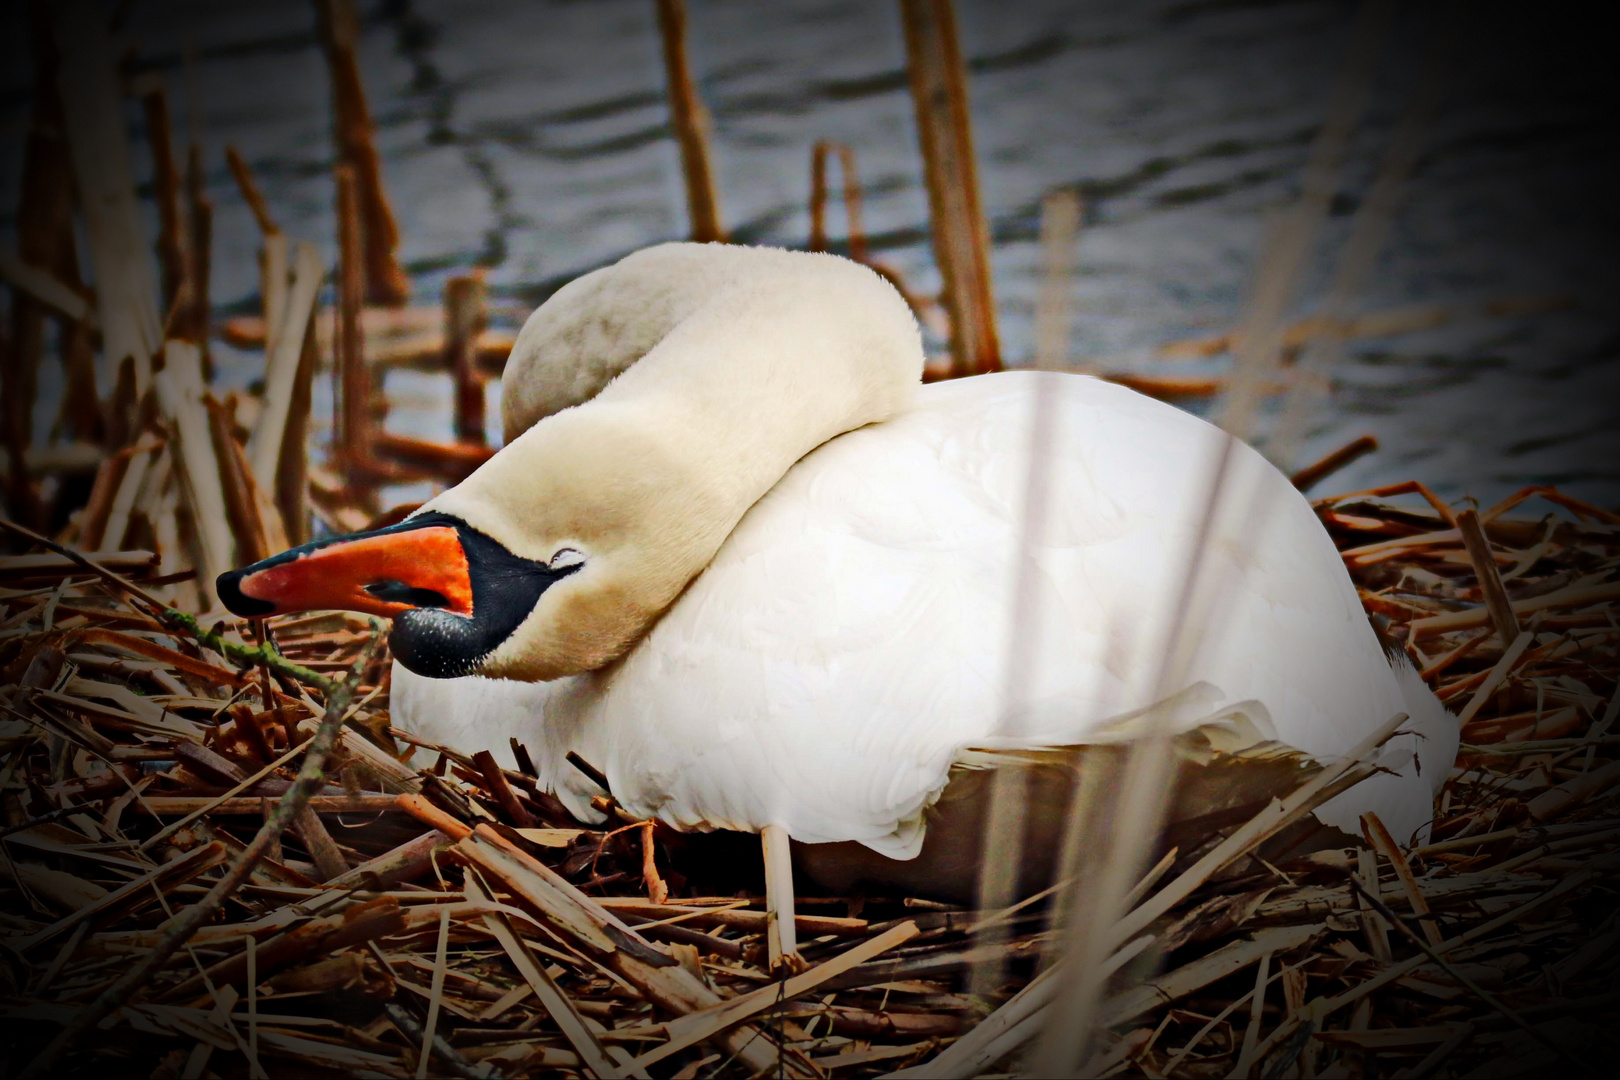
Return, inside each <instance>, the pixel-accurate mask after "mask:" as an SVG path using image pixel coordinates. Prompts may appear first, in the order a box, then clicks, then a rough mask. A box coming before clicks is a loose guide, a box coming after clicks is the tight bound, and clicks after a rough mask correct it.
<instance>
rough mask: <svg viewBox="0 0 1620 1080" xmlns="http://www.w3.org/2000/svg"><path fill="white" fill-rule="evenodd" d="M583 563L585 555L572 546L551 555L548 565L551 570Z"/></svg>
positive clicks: (566, 568) (567, 568)
mask: <svg viewBox="0 0 1620 1080" xmlns="http://www.w3.org/2000/svg"><path fill="white" fill-rule="evenodd" d="M584 563H585V555H584V553H583V552H579V551H575V550H574V549H573V548H563V549H562V550H561V551H559V552H557V554H555V555H553V556H552V557H551V562H550V564H549V565H550V567H551V568H552V569H553V570H571V569H573V568H574V567H576V566H582V565H584Z"/></svg>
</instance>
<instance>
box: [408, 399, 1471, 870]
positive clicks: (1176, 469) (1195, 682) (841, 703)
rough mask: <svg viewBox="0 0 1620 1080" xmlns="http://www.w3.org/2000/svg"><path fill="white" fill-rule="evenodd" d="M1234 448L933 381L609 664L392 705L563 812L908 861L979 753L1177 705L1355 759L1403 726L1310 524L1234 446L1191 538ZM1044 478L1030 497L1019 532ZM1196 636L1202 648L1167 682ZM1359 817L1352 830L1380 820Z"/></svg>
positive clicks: (1182, 429) (1346, 811)
mask: <svg viewBox="0 0 1620 1080" xmlns="http://www.w3.org/2000/svg"><path fill="white" fill-rule="evenodd" d="M1042 397H1044V398H1045V399H1046V400H1047V402H1048V404H1049V405H1050V406H1051V408H1050V412H1049V414H1048V415H1049V418H1050V423H1049V425H1048V427H1047V428H1046V429H1045V434H1044V436H1042V437H1040V438H1039V439H1036V438H1034V437H1032V428H1033V425H1034V424H1035V423H1036V422H1037V421H1036V416H1037V411H1036V410H1037V402H1038V400H1040V399H1041V398H1042ZM1037 443H1038V445H1037ZM1227 445H1229V444H1228V441H1227V440H1226V438H1225V436H1224V435H1222V434H1221V433H1220V432H1218V431H1217V430H1216V429H1214V428H1213V427H1211V426H1210V425H1208V424H1205V423H1204V422H1203V421H1201V420H1198V419H1196V418H1194V417H1192V416H1189V415H1187V414H1185V413H1182V412H1180V411H1179V410H1176V409H1173V408H1171V407H1169V406H1167V405H1163V404H1161V403H1159V402H1156V401H1152V400H1150V399H1148V398H1146V397H1143V396H1141V395H1139V394H1136V393H1134V392H1132V391H1129V390H1126V389H1124V388H1121V387H1118V386H1114V385H1112V384H1108V383H1104V382H1101V381H1098V380H1094V379H1090V378H1086V377H1082V376H1075V375H1062V374H1055V373H1032V372H1023V373H1007V374H1002V375H995V376H982V377H977V378H973V379H964V380H957V381H954V382H949V383H942V384H934V385H931V386H928V387H925V388H923V391H922V392H921V394H920V395H919V399H918V403H917V405H916V406H915V407H914V408H913V409H912V410H911V411H909V412H908V413H906V414H904V415H902V416H900V417H898V418H896V419H894V420H891V421H889V422H886V423H884V424H880V425H873V426H871V427H867V428H863V429H860V430H857V431H853V432H850V433H847V434H845V435H842V436H840V437H839V438H836V439H834V440H832V441H830V442H828V443H826V444H824V445H823V446H821V447H820V448H818V449H817V450H815V451H814V452H812V453H811V454H809V455H808V456H806V457H805V458H804V459H802V460H801V461H800V462H799V463H798V464H797V465H796V466H794V468H793V469H791V470H790V471H789V472H788V473H787V474H786V475H785V476H784V477H783V479H782V481H781V482H780V483H778V484H777V485H776V487H775V488H773V489H772V490H771V491H770V492H769V493H768V494H767V495H766V496H765V497H764V498H763V499H761V500H760V501H759V503H757V504H756V505H755V506H754V507H753V508H752V509H751V510H750V511H749V513H748V514H747V515H746V516H745V517H744V518H743V520H742V521H741V522H740V523H739V525H738V526H737V528H736V530H735V531H734V532H733V534H732V535H731V537H730V538H729V539H728V540H727V542H726V544H725V545H724V547H723V548H722V549H721V551H720V552H719V554H718V555H717V557H716V558H715V560H714V562H713V564H712V565H711V566H710V567H709V568H708V569H707V570H706V571H705V572H704V573H703V574H702V575H701V576H700V577H699V578H698V579H697V580H695V581H694V582H693V583H692V585H691V586H690V587H689V588H688V589H687V591H686V592H685V593H684V594H683V595H682V597H681V598H680V600H678V601H677V602H676V604H675V605H674V606H673V607H672V608H671V609H670V610H669V611H668V612H667V613H666V614H665V615H664V617H663V618H662V619H661V620H660V621H659V622H658V623H657V624H656V625H655V626H654V628H653V630H652V631H651V632H650V633H649V634H648V635H647V637H646V638H644V639H643V640H642V641H641V642H640V643H639V644H638V645H637V646H636V647H635V648H634V649H633V650H632V651H631V652H630V653H629V654H628V655H627V656H625V657H624V658H623V659H622V660H621V661H619V662H618V663H617V664H615V665H612V666H611V667H609V668H607V669H604V670H603V671H599V672H595V673H592V674H589V675H585V676H578V677H574V678H571V679H564V680H559V681H558V682H555V683H549V684H538V685H524V684H503V683H489V682H487V681H482V680H480V681H481V682H485V685H484V686H482V687H479V688H478V690H477V693H469V694H467V695H461V694H460V693H459V692H455V691H452V692H449V693H448V694H441V693H440V692H439V691H438V690H435V691H434V693H435V694H439V695H440V696H439V697H437V698H435V700H436V702H437V704H435V705H434V706H433V707H432V708H431V709H430V710H423V709H420V708H418V707H417V706H415V705H414V704H411V705H406V706H405V708H406V709H408V710H410V711H411V713H413V714H416V715H422V716H426V714H427V712H430V711H431V712H434V713H438V712H447V713H449V714H455V715H460V716H462V717H464V719H461V720H457V721H450V720H448V719H442V720H441V719H439V718H437V717H432V718H429V719H430V722H432V723H442V724H451V723H453V724H455V725H456V726H457V727H458V729H459V730H462V731H466V732H467V733H468V734H469V735H471V736H472V739H471V742H469V743H468V745H471V744H472V743H479V744H480V745H482V744H483V743H485V742H490V741H495V742H500V743H504V742H505V738H504V734H502V735H501V736H500V737H499V738H496V739H488V738H486V739H484V740H482V741H481V740H479V739H478V738H477V735H478V734H479V733H482V732H486V731H487V732H491V733H494V732H502V733H504V732H507V731H511V732H513V733H517V734H518V735H519V737H520V738H523V739H524V740H525V742H527V743H528V744H529V745H530V746H531V748H532V749H534V750H535V751H536V755H535V757H536V764H537V766H538V768H539V769H540V770H541V772H542V780H543V781H544V782H545V783H547V784H548V785H551V786H553V787H555V788H556V789H557V790H558V793H559V795H561V796H562V797H563V798H564V799H565V801H567V802H570V803H571V804H572V805H573V806H574V807H575V808H576V809H584V808H585V803H586V800H587V799H588V796H589V795H590V794H592V793H594V788H593V787H592V786H591V785H590V783H589V782H588V781H587V780H585V779H584V778H583V777H582V776H581V775H579V774H578V772H577V770H574V769H573V768H572V767H571V766H569V765H567V764H566V763H565V762H564V755H565V754H566V753H567V751H569V750H575V751H577V752H579V753H580V754H582V755H583V756H584V757H585V758H586V759H587V760H588V761H590V762H591V763H592V764H594V765H596V766H597V767H598V768H600V769H602V770H603V771H604V772H606V774H607V776H608V778H609V782H610V784H611V785H612V787H613V792H614V794H615V796H616V797H618V798H619V799H620V801H621V802H623V803H624V805H625V806H626V807H627V808H629V809H630V810H631V811H632V812H635V813H639V814H647V815H652V814H656V815H658V816H660V817H662V818H664V819H665V820H667V821H669V822H670V823H672V824H675V825H677V826H680V827H686V828H694V827H697V828H705V827H731V828H742V829H757V828H759V827H761V826H763V825H765V824H773V823H774V824H781V825H783V826H785V827H786V828H787V829H788V831H789V832H790V833H791V834H792V835H793V836H794V837H795V838H797V839H800V840H804V841H809V842H817V841H838V840H858V841H860V842H863V843H865V844H867V845H868V846H871V847H873V848H874V849H875V850H878V851H880V852H882V853H884V854H889V855H892V856H896V857H905V856H907V855H909V854H914V853H915V852H916V850H917V848H918V846H919V845H920V843H921V822H922V816H921V813H922V810H923V809H925V808H926V807H927V806H928V805H929V804H931V802H932V801H933V800H934V799H935V798H937V797H938V794H939V792H940V791H941V790H942V788H943V786H944V784H945V783H946V781H947V779H948V776H949V773H950V769H951V766H952V764H953V762H955V761H957V760H958V759H960V758H961V757H962V756H963V754H964V752H965V751H966V750H967V749H968V748H971V747H974V746H1003V747H1005V746H1020V745H1023V746H1040V745H1068V744H1074V743H1083V742H1087V741H1103V740H1111V739H1114V738H1118V737H1120V736H1121V735H1122V734H1128V733H1129V731H1130V730H1131V724H1132V722H1133V718H1135V719H1137V720H1139V719H1140V714H1141V712H1142V710H1143V709H1145V708H1146V707H1148V706H1151V705H1153V704H1155V703H1156V702H1160V701H1162V700H1165V699H1169V700H1170V701H1171V704H1170V705H1169V706H1167V707H1168V708H1171V709H1172V721H1173V722H1174V723H1175V724H1176V725H1177V726H1178V727H1179V728H1181V729H1188V728H1191V727H1194V726H1198V725H1200V724H1203V723H1207V722H1210V721H1211V720H1215V719H1219V718H1220V717H1221V716H1223V714H1233V715H1240V716H1241V719H1242V720H1243V722H1244V724H1245V725H1246V727H1245V729H1246V730H1252V731H1255V732H1257V733H1259V734H1260V735H1262V736H1264V737H1268V738H1275V739H1276V740H1277V741H1279V742H1282V743H1284V744H1286V745H1288V746H1290V747H1293V748H1295V749H1298V750H1302V751H1304V752H1306V753H1308V754H1311V755H1313V756H1317V757H1331V756H1333V755H1336V754H1342V753H1344V752H1345V751H1346V750H1347V749H1348V748H1349V747H1351V746H1353V745H1354V744H1355V743H1356V742H1357V741H1358V740H1359V739H1361V738H1362V737H1364V736H1365V734H1366V733H1367V732H1368V731H1370V730H1372V729H1373V728H1376V727H1377V726H1378V725H1379V724H1381V723H1383V722H1384V721H1386V720H1388V719H1389V717H1390V716H1391V715H1393V714H1394V713H1395V712H1397V711H1402V710H1403V709H1404V708H1405V704H1406V703H1405V699H1404V698H1403V697H1402V691H1401V688H1400V687H1399V686H1398V685H1397V680H1396V678H1395V676H1394V675H1393V674H1392V673H1391V672H1390V669H1389V667H1388V664H1387V662H1386V661H1385V659H1384V657H1383V656H1382V653H1381V651H1380V649H1379V647H1378V644H1377V641H1376V639H1375V637H1374V635H1373V633H1372V631H1371V628H1370V627H1369V626H1368V624H1367V622H1366V618H1365V615H1364V614H1363V611H1362V607H1361V604H1360V603H1359V601H1358V598H1357V595H1356V592H1355V589H1354V587H1353V585H1352V584H1351V582H1350V580H1349V578H1348V575H1347V574H1346V573H1345V571H1344V568H1343V564H1342V562H1341V561H1340V559H1339V556H1338V553H1337V552H1336V551H1335V550H1334V547H1333V545H1332V542H1331V541H1330V539H1329V538H1328V536H1327V535H1326V533H1325V532H1324V531H1323V530H1322V528H1321V526H1320V524H1319V523H1318V522H1317V520H1316V518H1315V515H1314V514H1313V513H1312V512H1311V510H1310V507H1309V505H1308V504H1307V503H1306V502H1305V500H1304V499H1303V498H1302V497H1301V496H1300V495H1299V494H1298V493H1297V492H1296V491H1295V490H1294V489H1293V488H1292V486H1291V485H1289V484H1288V482H1287V480H1286V479H1285V478H1284V477H1282V476H1281V475H1280V474H1278V473H1277V472H1276V471H1275V470H1274V469H1272V468H1271V467H1270V466H1269V465H1268V464H1266V463H1265V462H1264V460H1263V459H1261V458H1260V457H1259V455H1258V454H1255V453H1254V452H1253V451H1252V450H1250V449H1249V448H1247V447H1246V446H1242V445H1241V444H1230V445H1231V450H1230V454H1231V458H1230V460H1229V461H1228V463H1227V469H1226V480H1225V482H1224V484H1223V486H1222V489H1221V494H1222V499H1221V500H1220V503H1219V506H1218V507H1217V512H1216V513H1214V514H1213V515H1212V516H1210V518H1209V521H1208V522H1207V523H1206V521H1205V517H1206V508H1207V507H1208V505H1209V500H1208V494H1209V491H1210V486H1211V482H1212V478H1213V476H1214V475H1215V473H1216V471H1217V467H1218V465H1219V463H1220V462H1221V461H1222V455H1223V453H1225V452H1226V451H1225V450H1224V449H1223V447H1225V446H1227ZM1032 455H1039V460H1040V461H1041V462H1042V463H1043V470H1042V472H1041V473H1040V474H1039V475H1040V478H1041V479H1040V480H1039V482H1040V483H1044V486H1045V490H1046V497H1045V498H1044V499H1042V500H1040V502H1041V505H1042V509H1041V510H1040V511H1039V512H1037V513H1036V514H1034V515H1028V514H1026V513H1025V502H1026V499H1027V497H1028V494H1029V491H1030V479H1029V478H1030V463H1031V461H1032V460H1033V458H1032ZM1201 537H1206V539H1207V542H1206V543H1204V544H1203V546H1202V550H1203V553H1204V554H1203V559H1202V562H1201V564H1200V565H1199V570H1198V573H1197V575H1196V579H1195V580H1196V586H1197V587H1195V588H1193V589H1191V590H1189V589H1188V587H1187V582H1188V568H1189V565H1190V564H1191V558H1192V554H1193V552H1194V551H1196V550H1198V549H1199V540H1200V538H1201ZM1020 597H1022V599H1020ZM1189 600H1190V605H1189ZM1184 616H1185V617H1186V618H1188V619H1189V620H1190V621H1191V625H1193V626H1195V627H1198V628H1199V629H1198V631H1197V632H1196V633H1194V634H1192V635H1190V636H1189V637H1187V638H1186V639H1185V641H1184V646H1185V647H1184V648H1183V650H1182V651H1181V652H1180V653H1178V654H1175V655H1178V656H1179V661H1178V662H1176V663H1174V664H1171V665H1170V666H1169V667H1168V668H1166V667H1165V666H1164V665H1163V663H1162V662H1161V660H1162V658H1163V657H1164V656H1165V655H1167V654H1171V653H1172V650H1171V649H1170V648H1169V646H1170V645H1171V644H1173V642H1174V640H1175V639H1174V635H1173V628H1174V626H1175V625H1176V624H1177V623H1178V622H1179V621H1180V620H1181V618H1183V617H1184ZM407 675H408V673H407ZM417 681H418V682H420V681H421V680H417ZM458 682H469V683H470V682H472V681H471V680H458ZM407 685H409V684H407ZM414 693H415V691H414V690H413V694H414ZM397 696H398V692H397V691H396V697H397ZM423 700H424V701H425V700H426V698H424V699H423ZM1430 700H1432V697H1431V699H1430ZM398 707H400V706H396V708H398ZM1435 707H1436V708H1438V705H1436V706H1435ZM470 712H473V713H476V716H473V717H472V718H466V717H468V716H469V713H470ZM403 718H404V714H402V719H403ZM406 722H407V724H408V723H409V721H408V720H407V721H406ZM1441 736H1442V738H1441V741H1443V732H1442V733H1441ZM1407 741H1408V742H1409V743H1413V742H1416V741H1417V740H1415V739H1408V740H1407ZM1452 744H1453V745H1452V749H1451V752H1454V748H1455V736H1454V735H1453V736H1452ZM1405 753H1406V755H1407V756H1406V758H1405V759H1404V760H1403V762H1396V764H1399V765H1402V766H1403V767H1404V768H1405V772H1404V773H1402V774H1401V776H1400V777H1399V778H1398V781H1397V782H1393V783H1388V784H1386V785H1385V787H1387V788H1388V789H1389V790H1388V791H1387V792H1385V793H1384V794H1385V795H1386V796H1387V798H1383V799H1381V801H1380V802H1379V803H1378V805H1379V806H1380V807H1381V808H1382V809H1381V813H1382V814H1383V815H1384V816H1385V819H1386V821H1388V822H1389V824H1390V825H1391V828H1392V829H1395V830H1396V831H1397V832H1399V831H1400V830H1401V829H1402V828H1403V827H1410V828H1416V827H1417V826H1418V825H1419V824H1421V822H1422V821H1424V820H1427V814H1428V801H1429V796H1428V792H1427V789H1428V784H1427V783H1419V784H1414V783H1413V782H1412V781H1411V779H1410V775H1409V774H1411V773H1412V772H1413V771H1414V770H1415V769H1416V768H1417V767H1418V766H1417V762H1416V754H1415V753H1414V751H1413V749H1412V748H1411V747H1407V748H1406V750H1405ZM1444 753H1446V751H1445V749H1444V747H1436V754H1435V756H1440V755H1441V754H1444ZM1437 771H1443V770H1440V769H1437V768H1436V769H1431V770H1429V775H1433V774H1434V773H1435V772H1437ZM1419 789H1422V790H1419ZM1347 798H1348V797H1347V796H1341V797H1340V800H1339V802H1341V803H1343V804H1344V806H1343V812H1342V813H1341V814H1339V815H1338V816H1340V817H1344V818H1345V819H1346V820H1345V822H1343V823H1342V824H1349V825H1350V826H1351V827H1353V822H1354V817H1355V815H1356V814H1358V813H1359V812H1360V810H1362V809H1366V808H1368V807H1367V806H1365V805H1363V804H1362V803H1360V802H1357V801H1356V800H1348V801H1346V800H1347ZM1409 819H1410V820H1409ZM1334 823H1335V824H1341V823H1340V822H1337V821H1336V822H1334Z"/></svg>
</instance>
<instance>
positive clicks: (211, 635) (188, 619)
mask: <svg viewBox="0 0 1620 1080" xmlns="http://www.w3.org/2000/svg"><path fill="white" fill-rule="evenodd" d="M158 615H159V617H160V618H162V619H163V621H164V622H166V623H168V624H169V625H170V626H173V627H175V628H177V629H181V630H184V631H185V632H186V633H188V634H190V635H191V636H192V637H194V638H196V639H197V641H198V642H199V643H201V644H203V645H206V646H208V647H209V648H210V649H213V650H214V651H215V652H217V653H219V654H220V655H221V656H223V657H225V658H226V659H228V660H231V661H233V662H235V663H236V664H237V665H238V666H239V667H243V668H247V667H252V666H253V665H255V664H263V665H265V666H266V667H268V668H269V669H270V670H271V671H275V672H278V673H280V674H282V675H286V676H288V677H289V678H293V679H297V680H298V681H299V682H301V683H306V684H308V685H310V686H313V687H314V688H315V689H317V690H319V691H321V692H322V693H323V694H331V693H333V692H334V691H335V690H336V688H337V686H338V683H337V682H336V681H335V680H333V679H329V678H327V677H326V676H325V675H322V674H321V673H320V672H318V671H312V670H311V669H309V668H307V667H305V666H304V665H302V664H298V663H294V662H293V661H291V660H288V659H287V658H286V657H285V656H282V655H281V653H280V652H278V651H277V650H276V647H275V646H274V645H273V644H270V643H269V642H266V643H265V644H263V645H259V646H256V647H253V648H249V647H248V646H246V645H238V644H237V643H236V642H234V641H227V640H226V639H225V637H224V636H223V635H222V634H220V632H219V631H218V630H217V629H215V630H204V629H203V627H202V624H201V623H200V622H198V621H197V616H195V615H191V614H188V613H186V612H184V611H176V610H175V609H173V608H163V607H160V608H159V609H158Z"/></svg>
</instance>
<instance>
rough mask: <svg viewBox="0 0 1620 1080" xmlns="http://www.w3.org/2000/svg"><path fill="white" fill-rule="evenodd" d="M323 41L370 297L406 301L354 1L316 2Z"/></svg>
mask: <svg viewBox="0 0 1620 1080" xmlns="http://www.w3.org/2000/svg"><path fill="white" fill-rule="evenodd" d="M315 10H316V13H317V15H318V16H319V20H318V21H319V26H320V35H321V45H322V46H323V48H325V50H326V62H327V68H328V71H329V73H330V74H331V78H332V116H333V121H332V124H333V135H334V137H335V138H336V140H337V144H338V158H339V160H340V161H341V162H342V165H343V166H344V167H347V168H348V169H350V170H352V174H351V175H352V176H353V183H354V187H355V190H354V199H355V211H354V212H355V214H356V216H357V217H358V218H359V220H360V221H361V222H363V227H362V231H361V235H362V237H363V240H362V243H363V245H364V254H363V255H362V258H363V260H364V270H363V271H362V274H363V278H362V280H363V281H364V283H365V296H366V299H367V300H368V301H369V302H371V303H373V304H383V305H387V306H390V307H400V306H402V305H404V304H405V303H406V302H407V301H408V300H409V299H410V295H411V283H410V279H409V278H408V277H406V275H405V271H404V269H403V268H402V267H401V266H400V264H399V256H398V253H397V251H398V248H399V226H398V225H397V224H396V223H395V221H394V212H393V210H392V209H390V208H389V205H388V196H387V194H386V193H385V192H384V190H383V180H382V159H381V158H380V157H379V156H378V154H377V146H376V142H375V125H373V124H372V122H371V111H370V109H368V108H367V106H366V91H365V86H364V84H363V83H362V81H361V79H360V62H359V58H358V57H357V56H356V49H357V48H358V47H359V43H360V21H359V18H358V17H357V16H356V14H355V10H354V0H315Z"/></svg>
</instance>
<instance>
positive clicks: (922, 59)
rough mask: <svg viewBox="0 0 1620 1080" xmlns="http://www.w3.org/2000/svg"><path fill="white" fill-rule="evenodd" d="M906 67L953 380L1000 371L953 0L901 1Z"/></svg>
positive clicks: (986, 239)
mask: <svg viewBox="0 0 1620 1080" xmlns="http://www.w3.org/2000/svg"><path fill="white" fill-rule="evenodd" d="M900 15H901V21H902V22H903V23H904V25H905V32H906V66H907V70H908V72H909V73H910V80H911V98H912V104H913V105H914V106H915V109H916V113H917V135H918V140H919V142H920V144H921V146H922V155H923V168H924V171H925V175H926V178H927V182H928V207H929V220H930V223H931V226H932V231H933V237H934V257H935V259H936V260H937V261H938V263H939V271H940V276H941V277H942V278H943V279H944V283H945V306H946V308H947V310H949V312H950V316H951V373H952V374H953V375H976V374H979V373H980V372H986V371H999V370H1001V343H1000V340H999V338H998V336H997V333H996V312H995V298H994V295H993V293H992V290H991V285H990V236H989V227H988V225H987V223H986V221H985V217H984V211H983V209H982V208H981V207H980V205H979V179H978V165H977V162H976V159H975V157H974V154H973V134H972V125H971V123H970V121H969V115H968V98H967V72H966V68H965V67H964V65H963V63H962V51H961V48H960V46H959V45H958V43H957V33H956V13H955V11H954V10H953V9H952V6H951V0H901V3H900Z"/></svg>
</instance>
